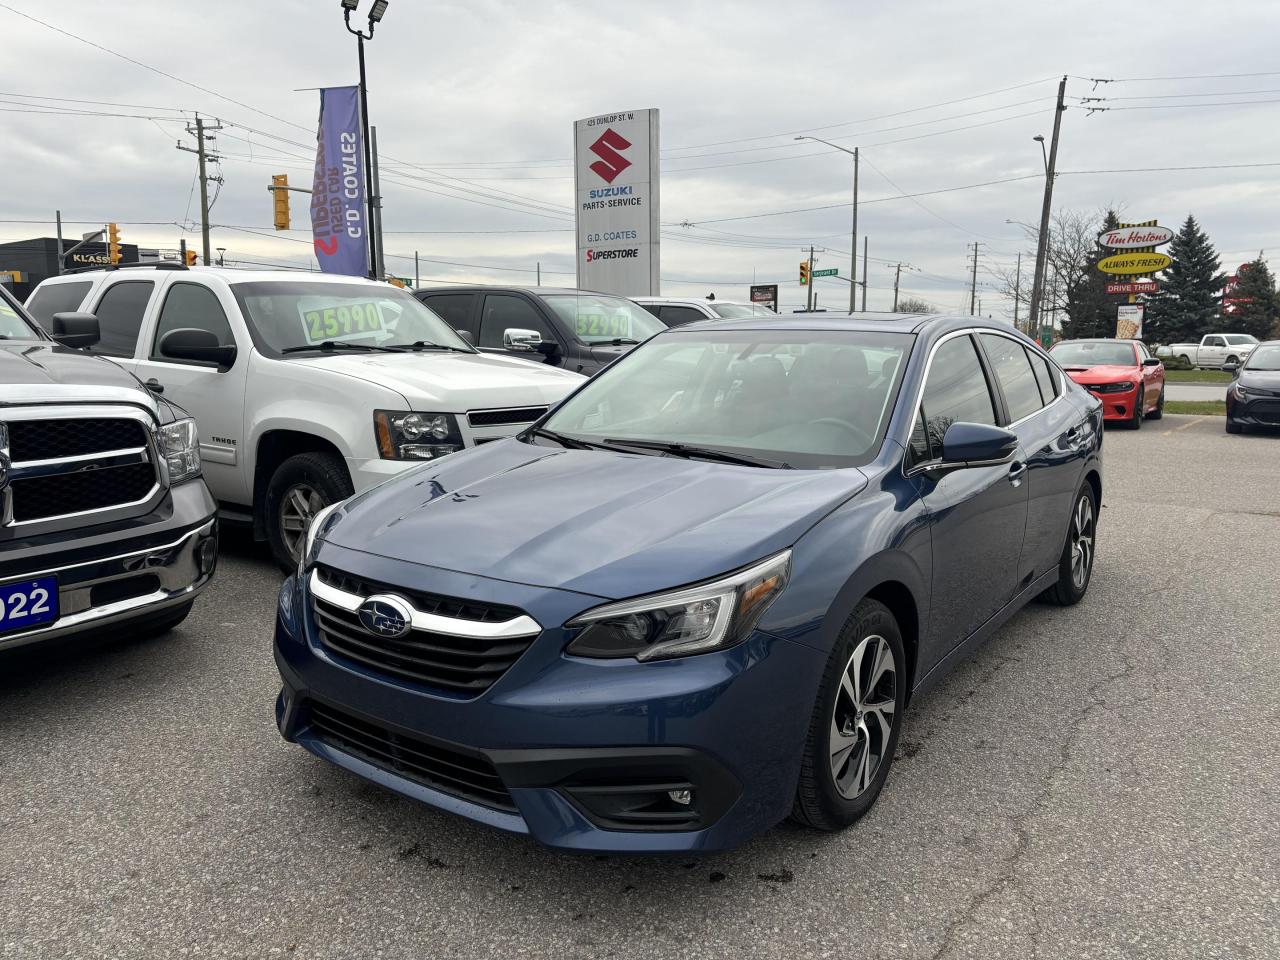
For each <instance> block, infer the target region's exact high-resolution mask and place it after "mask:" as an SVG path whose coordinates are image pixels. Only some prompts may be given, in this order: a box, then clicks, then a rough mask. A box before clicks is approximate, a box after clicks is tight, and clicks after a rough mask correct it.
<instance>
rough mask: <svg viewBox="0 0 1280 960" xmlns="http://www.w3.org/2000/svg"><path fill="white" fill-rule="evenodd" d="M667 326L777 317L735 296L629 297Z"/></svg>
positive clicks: (758, 305)
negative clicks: (709, 297)
mask: <svg viewBox="0 0 1280 960" xmlns="http://www.w3.org/2000/svg"><path fill="white" fill-rule="evenodd" d="M631 299H632V300H634V301H635V302H636V303H638V304H640V306H642V307H644V308H645V309H646V310H648V311H649V312H650V313H652V314H653V315H654V316H655V317H657V318H658V319H659V320H661V321H662V322H663V323H665V324H666V325H667V326H668V327H678V326H681V325H682V324H686V323H696V322H697V321H699V320H745V319H747V318H748V317H776V316H777V314H776V313H775V312H774V311H772V310H770V309H769V308H768V307H762V306H760V304H758V303H739V302H737V301H735V300H703V299H701V298H699V297H632V298H631Z"/></svg>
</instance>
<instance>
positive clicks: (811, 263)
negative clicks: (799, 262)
mask: <svg viewBox="0 0 1280 960" xmlns="http://www.w3.org/2000/svg"><path fill="white" fill-rule="evenodd" d="M853 259H854V262H857V259H858V257H857V255H856V254H855V255H854V258H853ZM808 287H809V291H808V293H809V309H808V312H809V313H813V247H810V248H809V283H808ZM851 296H852V295H851Z"/></svg>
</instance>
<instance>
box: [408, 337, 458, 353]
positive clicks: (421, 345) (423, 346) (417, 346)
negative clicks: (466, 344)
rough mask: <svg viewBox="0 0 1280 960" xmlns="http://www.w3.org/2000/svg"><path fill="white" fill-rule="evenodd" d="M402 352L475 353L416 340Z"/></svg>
mask: <svg viewBox="0 0 1280 960" xmlns="http://www.w3.org/2000/svg"><path fill="white" fill-rule="evenodd" d="M400 349H401V350H412V351H414V352H415V353H416V352H417V351H419V350H450V351H452V352H454V353H473V352H474V351H472V350H464V349H463V348H462V347H451V346H449V345H448V344H446V343H432V342H431V341H430V340H415V341H414V342H413V343H410V344H408V345H407V346H402V347H400Z"/></svg>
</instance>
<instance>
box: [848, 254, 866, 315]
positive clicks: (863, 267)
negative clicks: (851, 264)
mask: <svg viewBox="0 0 1280 960" xmlns="http://www.w3.org/2000/svg"><path fill="white" fill-rule="evenodd" d="M867 239H868V238H867V237H863V238H862V312H863V313H866V312H867V276H868V274H867ZM855 286H856V284H854V285H851V286H850V287H849V298H850V299H852V298H853V290H854V287H855Z"/></svg>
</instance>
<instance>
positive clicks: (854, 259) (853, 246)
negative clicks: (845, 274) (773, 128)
mask: <svg viewBox="0 0 1280 960" xmlns="http://www.w3.org/2000/svg"><path fill="white" fill-rule="evenodd" d="M796 139H797V140H814V141H817V142H818V143H825V144H826V145H827V146H828V147H831V148H832V149H833V150H839V151H840V152H841V153H847V154H848V155H849V156H851V157H853V231H852V234H851V235H850V238H849V312H850V313H854V312H855V311H856V310H857V309H858V306H857V300H856V299H855V298H856V297H857V295H858V148H857V147H854V148H853V149H852V150H849V149H846V148H845V147H842V146H840V145H839V144H838V143H832V142H831V141H830V140H823V139H822V138H821V137H803V136H801V137H796ZM809 282H810V283H813V278H812V277H810V278H809ZM862 282H863V283H864V284H865V283H866V278H865V277H864V278H863V281H862ZM863 299H864V300H865V299H866V297H865V295H864V297H863Z"/></svg>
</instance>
